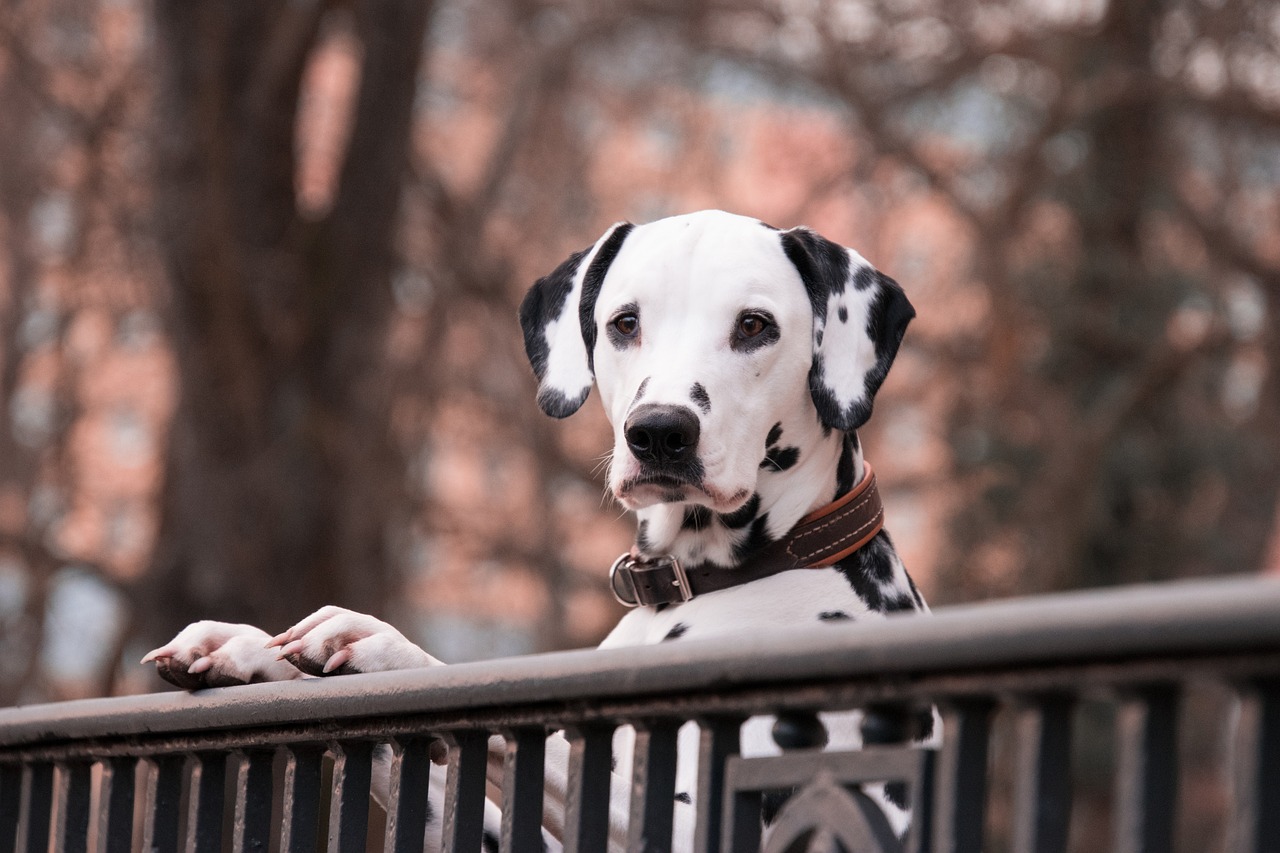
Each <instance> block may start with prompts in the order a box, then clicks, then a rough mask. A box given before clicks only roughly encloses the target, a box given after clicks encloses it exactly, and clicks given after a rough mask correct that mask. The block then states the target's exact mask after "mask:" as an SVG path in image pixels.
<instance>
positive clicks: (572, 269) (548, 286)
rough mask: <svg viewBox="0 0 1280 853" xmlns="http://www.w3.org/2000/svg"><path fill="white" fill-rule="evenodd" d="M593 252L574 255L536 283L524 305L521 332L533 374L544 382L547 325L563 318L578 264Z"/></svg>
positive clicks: (522, 307) (521, 309)
mask: <svg viewBox="0 0 1280 853" xmlns="http://www.w3.org/2000/svg"><path fill="white" fill-rule="evenodd" d="M588 251H590V250H589V249H583V250H582V251H581V252H574V253H573V254H572V255H570V256H569V258H568V259H567V260H566V261H565V262H564V263H562V264H560V266H558V267H556V268H555V269H554V270H552V271H551V273H550V274H548V275H545V276H543V277H542V278H540V279H538V280H537V281H536V282H534V285H533V287H531V288H530V289H529V292H528V293H526V294H525V296H524V300H523V301H522V302H521V303H520V331H521V332H523V333H524V352H525V355H527V356H528V357H529V364H531V365H532V366H533V373H534V375H535V376H537V377H538V379H539V380H541V379H542V377H543V375H545V374H546V372H547V359H548V358H549V357H550V350H549V348H548V347H547V336H546V328H547V324H548V323H550V322H552V321H553V320H555V319H556V318H557V317H559V316H560V314H561V312H562V311H563V310H564V303H565V300H566V299H568V298H569V294H570V293H571V292H572V291H573V279H574V276H575V275H577V272H578V264H580V263H581V262H582V258H583V256H584V255H586V254H587V252H588Z"/></svg>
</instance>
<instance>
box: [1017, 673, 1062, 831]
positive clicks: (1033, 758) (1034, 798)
mask: <svg viewBox="0 0 1280 853" xmlns="http://www.w3.org/2000/svg"><path fill="white" fill-rule="evenodd" d="M1073 707H1074V699H1073V697H1071V696H1069V695H1065V694H1057V693H1054V694H1048V695H1042V696H1036V697H1031V698H1030V699H1029V700H1027V702H1026V704H1025V705H1024V706H1023V707H1021V708H1019V709H1018V719H1017V738H1018V758H1017V768H1016V770H1015V775H1014V804H1013V813H1014V822H1013V850H1014V851H1015V853H1062V851H1064V850H1066V847H1067V830H1068V829H1069V824H1070V822H1071V714H1072V710H1073Z"/></svg>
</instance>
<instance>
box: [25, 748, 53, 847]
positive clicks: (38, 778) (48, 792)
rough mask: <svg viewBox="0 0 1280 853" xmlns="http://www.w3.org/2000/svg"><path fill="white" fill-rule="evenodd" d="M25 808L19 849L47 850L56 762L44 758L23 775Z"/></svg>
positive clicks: (27, 769) (28, 767) (27, 768)
mask: <svg viewBox="0 0 1280 853" xmlns="http://www.w3.org/2000/svg"><path fill="white" fill-rule="evenodd" d="M23 788H24V791H25V793H24V808H23V813H22V822H21V824H19V826H18V839H19V840H18V849H19V850H23V849H25V850H26V851H28V853H47V851H48V849H49V824H50V821H51V819H52V816H53V814H52V813H53V765H52V764H49V763H48V762H45V761H39V762H35V763H33V764H28V765H27V767H26V772H25V774H24V778H23Z"/></svg>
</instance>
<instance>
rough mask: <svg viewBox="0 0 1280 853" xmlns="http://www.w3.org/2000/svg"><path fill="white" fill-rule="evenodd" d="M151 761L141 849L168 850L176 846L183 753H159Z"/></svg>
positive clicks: (183, 763)
mask: <svg viewBox="0 0 1280 853" xmlns="http://www.w3.org/2000/svg"><path fill="white" fill-rule="evenodd" d="M150 764H151V766H150V767H148V768H147V770H148V773H147V789H146V797H145V805H144V811H143V814H144V820H143V824H142V849H143V850H155V851H157V852H158V853H171V851H175V850H177V849H178V822H179V818H180V811H179V810H180V809H181V808H182V771H183V768H184V767H185V766H186V756H185V755H159V756H156V757H155V758H153V759H152V760H151V762H150Z"/></svg>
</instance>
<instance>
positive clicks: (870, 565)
mask: <svg viewBox="0 0 1280 853" xmlns="http://www.w3.org/2000/svg"><path fill="white" fill-rule="evenodd" d="M835 568H836V570H837V571H839V572H840V574H842V575H844V578H845V580H847V581H848V582H849V586H850V587H852V588H853V591H854V593H855V594H856V595H857V596H858V598H860V599H862V601H863V602H864V603H865V604H866V605H867V608H868V609H869V610H875V611H878V612H881V613H883V612H885V611H886V610H887V609H888V608H887V607H886V602H885V595H884V593H883V592H881V587H882V585H883V584H885V583H887V582H889V581H891V580H893V542H892V541H890V539H889V534H887V533H885V532H884V531H883V530H881V531H880V532H879V533H877V534H876V536H875V538H874V539H872V540H871V541H870V542H868V543H867V544H866V545H865V546H863V547H862V548H859V549H858V550H857V551H854V552H853V553H852V554H850V555H849V556H848V557H845V558H844V559H843V560H841V561H840V562H838V563H836V565H835ZM894 603H896V600H895V602H894Z"/></svg>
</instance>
